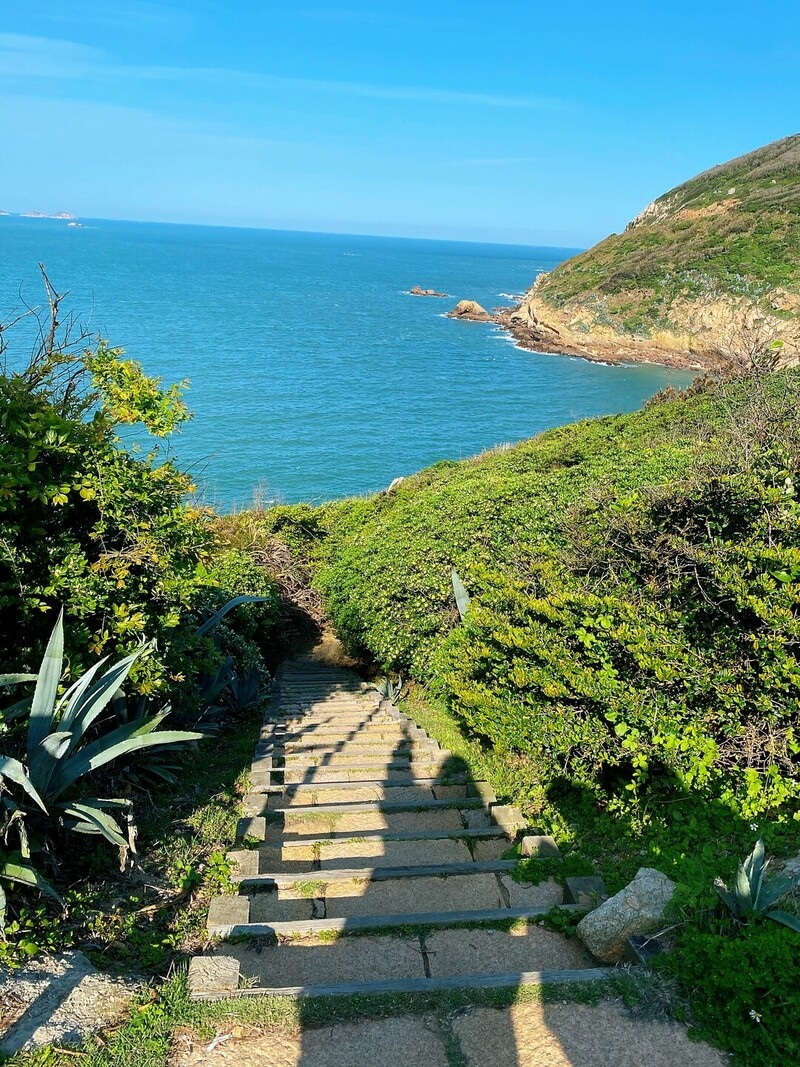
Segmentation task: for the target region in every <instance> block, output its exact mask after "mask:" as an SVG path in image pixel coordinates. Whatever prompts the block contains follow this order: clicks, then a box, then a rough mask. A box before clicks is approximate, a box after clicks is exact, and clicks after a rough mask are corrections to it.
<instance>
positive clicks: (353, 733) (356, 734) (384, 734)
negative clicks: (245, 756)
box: [258, 725, 431, 746]
mask: <svg viewBox="0 0 800 1067" xmlns="http://www.w3.org/2000/svg"><path fill="white" fill-rule="evenodd" d="M354 740H358V741H359V743H360V744H363V745H378V744H387V745H391V744H393V743H395V742H397V741H430V740H431V738H429V737H428V735H427V734H425V733H422V732H421V731H418V730H405V729H400V728H399V727H396V726H394V725H388V726H381V725H376V726H366V727H363V728H360V729H359V728H358V727H354V728H353V729H349V728H342V727H338V726H335V727H332V728H331V729H328V728H327V727H326V728H321V729H317V730H302V729H300V730H277V729H271V728H267V727H264V728H263V729H262V730H261V734H260V737H259V741H258V744H259V745H262V746H263V745H265V744H273V745H278V744H282V745H286V744H289V743H292V742H299V743H300V744H317V745H334V744H337V743H338V742H342V741H354Z"/></svg>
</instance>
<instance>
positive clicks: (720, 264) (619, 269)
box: [498, 134, 800, 368]
mask: <svg viewBox="0 0 800 1067" xmlns="http://www.w3.org/2000/svg"><path fill="white" fill-rule="evenodd" d="M498 321H499V322H500V323H501V324H502V325H504V326H506V327H507V328H508V329H509V330H510V331H511V332H512V333H513V334H514V336H515V337H516V338H517V340H518V341H519V342H520V343H521V344H523V345H525V346H526V347H532V348H537V349H544V350H545V351H551V352H564V353H571V354H577V355H584V356H587V357H589V358H597V359H608V360H622V359H625V360H629V359H633V360H649V361H658V362H664V363H672V364H675V365H679V366H695V367H701V368H702V367H709V366H714V365H717V364H720V363H725V362H726V361H728V360H730V359H732V358H736V357H737V355H738V353H740V352H741V351H742V350H746V349H750V348H753V347H756V348H758V347H762V348H766V347H767V346H769V344H770V343H772V342H774V341H776V340H780V341H781V342H782V349H781V358H782V360H783V361H784V362H786V363H794V362H797V360H798V356H799V355H800V134H795V135H793V136H791V137H785V138H783V139H782V140H779V141H775V142H773V143H772V144H769V145H766V146H765V147H763V148H759V149H757V150H756V151H754V152H749V153H747V154H746V155H743V156H740V157H738V158H737V159H733V160H731V161H730V162H728V163H724V164H720V165H717V166H715V167H712V168H710V169H709V170H707V171H704V172H703V173H702V174H699V175H697V176H696V177H694V178H692V179H690V180H689V181H687V182H684V183H683V184H682V185H679V186H677V187H676V188H674V189H672V190H670V191H669V192H667V193H664V194H663V195H662V196H660V197H658V198H657V199H656V200H654V201H653V202H652V203H650V204H648V206H647V207H646V208H644V210H643V211H641V212H640V213H639V214H638V215H637V216H636V218H634V219H633V220H632V221H631V222H630V223H629V224H628V225H627V226H626V228H625V230H624V232H623V233H621V234H612V235H611V236H609V237H607V238H606V239H605V240H603V241H601V242H600V243H599V244H597V245H595V246H594V247H593V248H590V249H589V250H588V251H586V252H583V253H581V254H580V255H578V256H575V257H573V258H572V259H569V260H567V261H566V262H565V263H563V264H561V265H560V266H559V267H557V268H556V269H555V270H553V271H552V272H550V273H549V274H542V275H540V276H539V277H538V278H537V280H536V283H535V284H534V285H533V287H532V288H531V289H530V290H529V291H528V292H527V294H526V295H525V297H524V299H523V300H522V302H521V303H520V304H519V305H518V306H517V307H515V308H512V309H509V310H508V311H501V312H500V313H499V316H498Z"/></svg>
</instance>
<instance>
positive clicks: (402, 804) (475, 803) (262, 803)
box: [243, 779, 482, 828]
mask: <svg viewBox="0 0 800 1067" xmlns="http://www.w3.org/2000/svg"><path fill="white" fill-rule="evenodd" d="M427 780H428V779H426V781H427ZM380 784H382V785H385V783H380ZM409 793H411V790H409ZM243 803H244V807H245V809H246V814H248V815H263V814H264V812H265V811H267V810H268V799H267V795H261V794H258V793H248V794H247V796H246V797H245V798H244V801H243ZM250 807H253V808H255V807H257V808H258V811H251V810H247V809H248V808H250ZM437 808H455V809H458V810H468V809H471V810H480V809H481V808H482V802H481V800H480V799H479V798H478V797H444V798H443V799H442V800H427V799H424V798H420V797H417V796H413V795H409V797H408V799H407V800H391V801H379V802H377V803H375V802H367V803H356V804H309V805H307V806H306V807H305V808H304V807H302V806H299V807H296V808H293V809H291V811H289V812H286V816H287V817H289V816H291V817H292V818H294V819H298V818H304V817H306V816H308V815H311V816H314V817H322V816H328V815H388V814H391V813H393V812H402V811H435V810H436V809H437ZM376 828H380V827H376Z"/></svg>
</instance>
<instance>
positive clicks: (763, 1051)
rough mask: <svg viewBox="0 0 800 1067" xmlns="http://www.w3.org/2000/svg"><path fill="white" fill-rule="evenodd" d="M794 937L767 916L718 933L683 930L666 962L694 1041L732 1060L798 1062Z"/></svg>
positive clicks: (768, 1065)
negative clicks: (680, 988)
mask: <svg viewBox="0 0 800 1067" xmlns="http://www.w3.org/2000/svg"><path fill="white" fill-rule="evenodd" d="M797 953H798V935H797V934H796V933H794V932H793V931H791V930H787V929H786V928H785V927H782V926H779V925H778V923H775V922H771V921H770V920H769V919H762V920H761V921H760V922H756V923H751V924H750V925H748V926H745V927H736V926H735V925H734V924H727V925H726V926H725V927H724V929H723V930H722V933H721V934H720V932H719V931H718V930H709V929H702V928H698V927H696V926H691V927H687V928H686V929H685V930H684V931H683V932H682V934H681V936H680V938H679V940H678V944H677V947H676V949H675V950H674V952H673V953H672V954H671V955H670V956H669V957H668V959H667V961H666V965H667V966H668V967H669V968H670V969H671V970H672V971H673V972H674V973H676V974H677V975H678V976H679V977H680V980H681V982H682V983H683V985H684V986H685V987H686V988H687V989H688V991H689V992H690V994H691V1004H692V1013H693V1016H694V1021H695V1024H696V1030H695V1032H696V1033H697V1036H698V1037H702V1038H706V1039H709V1040H712V1041H714V1042H716V1043H717V1044H719V1045H721V1046H722V1047H723V1048H727V1049H730V1050H731V1051H732V1053H733V1054H734V1056H735V1057H736V1058H735V1061H734V1062H736V1063H741V1064H747V1065H748V1067H779V1065H781V1064H786V1063H796V1062H797V1061H798V1059H799V1058H800V1026H799V1025H798V1019H800V981H799V980H798V979H800V974H799V973H798V962H797V960H798V955H797Z"/></svg>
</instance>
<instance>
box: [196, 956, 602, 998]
mask: <svg viewBox="0 0 800 1067" xmlns="http://www.w3.org/2000/svg"><path fill="white" fill-rule="evenodd" d="M201 958H202V957H198V956H195V958H194V959H193V960H192V961H191V963H192V964H194V963H195V961H196V960H197V959H201ZM607 979H608V969H607V968H606V969H604V968H602V967H591V968H585V969H582V970H577V969H576V970H566V971H523V972H520V973H508V974H489V975H473V976H471V977H464V976H462V977H453V978H398V979H391V980H389V981H386V982H341V983H336V984H334V985H328V986H324V985H315V986H286V987H276V986H271V987H263V988H259V987H253V988H247V987H246V988H241V989H239V988H233V987H223V988H222V989H212V990H210V991H208V990H206V991H204V990H203V989H202V988H201V987H200V986H199V985H197V980H195V985H194V986H192V983H191V965H190V999H191V1000H203V1001H212V1000H227V999H228V998H229V997H263V996H281V997H334V996H356V995H362V994H363V995H369V994H376V993H434V992H437V991H440V990H448V989H455V990H457V989H518V988H520V987H521V986H555V985H565V984H568V983H570V982H596V981H598V980H607Z"/></svg>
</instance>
